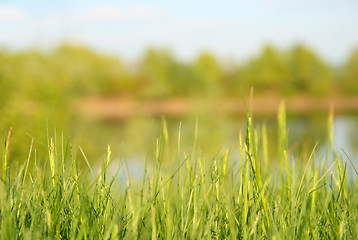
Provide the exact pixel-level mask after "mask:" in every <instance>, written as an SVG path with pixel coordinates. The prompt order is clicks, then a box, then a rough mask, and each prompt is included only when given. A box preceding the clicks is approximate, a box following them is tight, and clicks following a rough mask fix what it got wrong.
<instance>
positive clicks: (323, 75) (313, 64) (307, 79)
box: [286, 45, 333, 94]
mask: <svg viewBox="0 0 358 240" xmlns="http://www.w3.org/2000/svg"><path fill="white" fill-rule="evenodd" d="M288 69H289V72H290V79H291V83H290V85H289V86H286V88H287V89H288V90H291V89H292V90H294V91H297V90H298V91H300V92H309V93H311V94H325V93H328V92H329V90H330V89H331V87H332V83H333V81H332V80H333V78H332V72H331V70H330V68H329V66H328V65H327V64H326V63H324V62H323V61H322V60H321V59H319V58H318V57H317V56H316V55H315V54H314V53H313V51H311V50H310V49H308V48H306V47H304V46H302V45H298V46H296V47H294V48H293V49H292V50H291V51H290V52H289V61H288Z"/></svg>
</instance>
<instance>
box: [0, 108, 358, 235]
mask: <svg viewBox="0 0 358 240" xmlns="http://www.w3.org/2000/svg"><path fill="white" fill-rule="evenodd" d="M328 119H329V121H328V126H329V127H328V131H329V140H330V143H331V144H330V145H329V146H327V149H326V152H324V153H321V151H320V152H318V150H317V147H315V148H314V149H312V153H311V155H310V157H309V158H308V159H305V158H304V157H303V156H304V155H303V154H300V153H292V152H290V150H289V145H288V139H287V135H288V134H287V129H286V117H285V107H284V104H282V105H281V106H280V109H279V113H278V139H277V141H278V150H277V157H276V158H274V159H269V156H268V148H269V147H270V142H268V140H267V134H266V126H265V125H263V126H254V124H253V120H252V116H251V114H248V118H247V129H246V132H245V133H243V132H240V134H239V139H238V144H237V148H238V152H239V154H233V153H234V151H233V150H226V149H224V150H222V151H219V152H218V153H217V154H216V155H213V156H208V155H207V154H206V153H204V152H201V151H200V149H198V147H197V146H198V145H199V144H198V143H197V141H196V140H195V141H194V146H193V152H192V153H185V152H182V151H181V136H180V134H181V133H180V128H181V126H179V134H178V148H177V150H176V151H171V149H169V148H168V146H167V141H168V134H169V133H168V131H167V129H166V125H165V122H164V124H163V126H162V131H161V132H160V133H159V135H158V137H154V139H153V157H152V158H149V157H148V159H147V160H146V161H145V168H144V172H143V174H142V177H141V179H138V178H129V179H128V180H127V181H126V182H125V183H124V184H123V183H119V182H118V180H117V179H118V176H117V174H118V171H119V169H118V171H117V174H109V171H108V170H109V168H111V166H112V165H111V162H112V160H111V159H112V158H111V149H110V147H108V151H107V157H106V158H105V159H104V161H103V164H102V166H101V167H100V169H99V170H97V169H96V168H94V167H93V166H91V165H90V164H89V161H88V160H87V158H86V156H85V154H84V152H83V151H82V149H81V153H82V155H83V156H82V157H83V158H84V159H85V161H86V162H87V164H88V168H87V169H77V166H78V163H77V161H79V159H80V157H75V156H74V154H73V150H72V146H71V144H70V143H69V142H68V143H65V142H64V141H63V137H61V141H59V142H60V143H58V142H57V137H56V136H54V137H53V138H51V137H49V141H48V159H37V152H36V150H34V149H33V148H32V144H31V146H30V150H29V155H28V159H27V160H26V162H25V163H24V164H23V165H22V166H21V167H16V166H13V165H11V166H9V165H8V162H9V159H11V156H9V147H10V148H11V142H10V139H11V130H10V131H9V135H8V137H7V139H6V141H5V148H4V154H3V156H4V157H3V160H4V162H3V164H2V165H3V171H2V178H1V180H2V182H1V183H0V192H1V197H0V207H1V210H0V211H1V212H0V215H1V218H0V238H1V239H122V238H125V239H149V238H151V239H202V238H203V239H208V238H211V239H262V238H263V239H354V238H355V237H356V236H358V224H357V222H358V217H357V214H358V197H357V193H356V192H357V190H358V182H357V176H356V174H358V173H357V170H356V166H355V165H354V164H356V162H355V161H354V159H351V158H350V157H349V156H348V155H347V154H346V153H345V152H344V151H342V153H341V152H339V151H337V150H335V149H334V148H333V144H332V143H333V138H334V137H333V136H334V133H333V130H332V129H333V111H331V113H330V117H329V118H328ZM197 126H198V124H197ZM194 131H195V135H196V136H197V131H198V127H196V128H195V130H194ZM154 136H155V134H154ZM208 137H209V136H208ZM316 146H317V145H316ZM12 161H16V159H12ZM30 162H31V163H32V165H33V167H31V168H30V167H29V163H30ZM151 162H153V164H151ZM121 166H122V167H124V166H125V161H124V160H123V161H122V162H121ZM173 166H174V167H173ZM348 169H353V170H354V171H355V172H353V173H354V174H348V172H349V171H348Z"/></svg>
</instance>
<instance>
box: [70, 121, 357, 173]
mask: <svg viewBox="0 0 358 240" xmlns="http://www.w3.org/2000/svg"><path fill="white" fill-rule="evenodd" d="M196 121H197V122H198V132H197V137H196V139H197V141H196V142H197V143H196V146H197V148H198V150H197V151H199V152H202V153H204V154H206V156H208V157H210V156H211V157H212V156H216V155H217V154H218V153H219V152H220V151H221V152H222V151H223V150H225V149H229V150H230V152H231V154H232V155H235V154H236V153H237V151H238V144H239V132H240V131H242V134H243V135H244V134H245V130H246V120H245V118H244V117H237V116H216V117H213V116H205V115H202V116H188V117H185V118H181V119H166V123H167V127H168V133H169V141H168V147H169V149H171V151H170V152H171V156H169V157H172V158H175V156H177V155H176V154H177V149H178V148H177V147H178V133H179V126H180V125H181V131H180V133H181V152H182V153H183V152H186V153H187V154H190V153H192V151H193V146H194V144H195V141H194V139H195V126H196ZM161 124H162V119H161V118H158V119H153V118H134V119H132V120H130V121H126V122H98V121H97V122H95V121H88V122H86V124H81V126H82V128H83V129H81V128H79V130H78V136H81V138H77V139H76V142H77V143H78V144H79V145H81V146H82V148H83V149H84V151H85V152H86V153H87V155H88V156H91V157H93V159H98V160H103V159H104V158H105V153H106V149H107V144H110V145H111V148H112V153H113V155H112V156H113V158H114V159H115V161H114V163H113V165H112V169H117V167H118V166H119V162H120V161H121V160H125V165H123V167H122V169H121V171H120V176H125V175H126V174H128V172H129V174H130V175H131V176H133V177H136V176H141V174H142V173H143V171H144V161H145V159H148V162H149V165H150V163H151V159H152V156H153V141H154V140H153V139H155V137H157V136H158V135H159V132H160V128H161ZM262 124H266V127H267V135H268V140H269V146H268V147H269V154H270V156H272V159H273V161H275V157H274V155H275V151H276V149H277V145H276V144H277V143H276V142H277V121H276V118H275V117H260V118H255V116H254V126H256V127H258V129H259V127H260V126H261V125H262ZM357 126H358V115H354V114H350V115H339V116H335V119H334V146H335V148H337V149H339V150H340V149H341V148H343V149H344V150H345V151H346V152H347V153H348V154H349V155H350V156H351V159H352V160H353V161H356V160H357V159H356V156H357V153H358V128H357ZM287 128H288V135H289V149H290V150H291V151H292V152H293V153H294V154H295V153H297V154H298V155H301V156H302V155H303V156H309V154H310V153H311V151H312V149H313V146H314V145H315V144H316V143H317V142H318V144H319V145H318V146H319V147H318V151H322V152H324V149H326V148H327V146H328V140H327V139H328V122H327V115H314V116H313V115H310V116H307V115H305V116H288V117H287ZM81 131H83V132H81ZM86 134H87V135H86ZM94 136H95V138H94ZM153 136H155V137H154V138H153Z"/></svg>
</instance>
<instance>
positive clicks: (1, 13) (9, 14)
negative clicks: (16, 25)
mask: <svg viewBox="0 0 358 240" xmlns="http://www.w3.org/2000/svg"><path fill="white" fill-rule="evenodd" d="M24 17H25V14H24V12H23V11H22V10H21V9H19V8H16V7H10V6H0V20H21V19H23V18H24Z"/></svg>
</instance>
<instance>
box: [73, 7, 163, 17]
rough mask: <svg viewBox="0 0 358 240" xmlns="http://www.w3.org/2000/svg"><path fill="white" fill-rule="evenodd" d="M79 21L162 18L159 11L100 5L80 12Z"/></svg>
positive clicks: (145, 8)
mask: <svg viewBox="0 0 358 240" xmlns="http://www.w3.org/2000/svg"><path fill="white" fill-rule="evenodd" d="M78 16H79V19H81V20H125V19H131V20H146V19H155V18H160V17H163V16H164V13H163V12H162V11H160V10H159V9H155V8H151V7H146V6H135V7H130V8H119V7H117V6H109V5H107V6H106V5H102V6H97V7H94V8H91V9H88V10H85V11H83V12H81V13H80V14H79V15H78Z"/></svg>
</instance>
